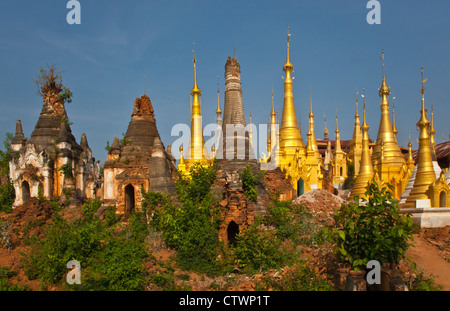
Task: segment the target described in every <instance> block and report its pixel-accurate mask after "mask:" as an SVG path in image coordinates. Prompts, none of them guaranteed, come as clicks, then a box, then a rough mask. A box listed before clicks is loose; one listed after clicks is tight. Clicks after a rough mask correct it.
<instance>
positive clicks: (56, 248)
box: [22, 214, 106, 285]
mask: <svg viewBox="0 0 450 311" xmlns="http://www.w3.org/2000/svg"><path fill="white" fill-rule="evenodd" d="M52 220H53V221H52V223H51V224H50V225H49V226H48V227H47V228H46V229H45V232H44V238H43V239H39V240H38V239H36V243H35V244H34V245H33V247H32V250H31V251H30V252H29V253H28V254H22V262H23V266H24V271H25V275H26V276H27V277H28V278H29V279H31V280H33V279H38V278H39V279H41V280H42V282H43V284H45V285H47V284H55V283H57V282H59V281H60V280H61V279H62V276H63V275H64V273H65V272H66V264H67V262H69V261H70V260H73V259H74V260H78V261H79V262H80V263H81V264H82V265H83V266H87V265H89V263H90V259H91V255H92V254H93V253H94V252H96V251H98V250H99V249H101V240H102V239H103V238H104V234H106V233H105V230H104V229H105V228H104V225H102V223H101V222H100V221H98V220H90V221H85V220H77V221H76V222H74V223H69V222H67V221H66V220H64V219H63V218H62V217H61V216H60V215H59V214H55V215H54V216H53V218H52Z"/></svg>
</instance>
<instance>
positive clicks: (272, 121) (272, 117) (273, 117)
mask: <svg viewBox="0 0 450 311" xmlns="http://www.w3.org/2000/svg"><path fill="white" fill-rule="evenodd" d="M276 116H277V113H276V112H275V105H274V100H273V89H272V111H271V112H270V124H276V123H277V120H276Z"/></svg>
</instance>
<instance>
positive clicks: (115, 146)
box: [110, 136, 120, 152]
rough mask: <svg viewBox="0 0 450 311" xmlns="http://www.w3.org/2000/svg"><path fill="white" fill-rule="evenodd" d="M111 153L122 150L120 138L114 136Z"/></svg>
mask: <svg viewBox="0 0 450 311" xmlns="http://www.w3.org/2000/svg"><path fill="white" fill-rule="evenodd" d="M110 150H111V152H112V151H116V150H120V142H119V137H118V136H114V140H113V142H112V144H111V147H110Z"/></svg>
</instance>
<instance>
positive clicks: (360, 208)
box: [335, 183, 416, 270]
mask: <svg viewBox="0 0 450 311" xmlns="http://www.w3.org/2000/svg"><path fill="white" fill-rule="evenodd" d="M388 187H389V189H392V186H390V185H388ZM389 189H388V188H386V187H382V188H381V189H379V187H378V185H377V184H376V183H372V184H370V185H369V187H368V190H367V192H366V196H367V197H368V200H363V203H365V205H364V204H363V205H359V204H355V203H350V204H348V205H343V206H342V207H341V209H339V210H338V211H337V212H336V214H335V221H336V227H337V229H338V230H337V231H336V233H335V241H336V243H337V245H338V246H337V248H336V250H335V251H336V253H337V255H338V256H339V258H341V259H342V260H344V261H347V260H348V261H349V262H350V264H351V265H352V267H353V268H354V269H355V270H358V269H361V268H365V266H366V264H367V262H368V261H369V260H378V261H379V262H380V264H381V265H383V263H397V262H398V261H399V260H400V259H401V258H402V257H403V255H404V253H405V251H406V249H407V248H408V247H409V246H410V245H411V244H410V242H409V241H410V240H411V239H412V234H413V233H414V232H415V230H416V226H415V225H414V224H413V221H412V219H411V217H410V216H409V215H402V214H400V209H399V207H398V203H397V201H396V200H394V198H393V196H392V192H391V191H390V190H389ZM355 201H356V202H359V197H355Z"/></svg>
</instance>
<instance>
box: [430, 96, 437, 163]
mask: <svg viewBox="0 0 450 311" xmlns="http://www.w3.org/2000/svg"><path fill="white" fill-rule="evenodd" d="M435 135H436V129H435V128H434V112H433V104H431V123H430V142H431V147H432V148H433V152H434V153H435V154H436V149H435V147H436V140H435Z"/></svg>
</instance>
